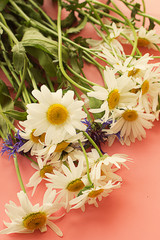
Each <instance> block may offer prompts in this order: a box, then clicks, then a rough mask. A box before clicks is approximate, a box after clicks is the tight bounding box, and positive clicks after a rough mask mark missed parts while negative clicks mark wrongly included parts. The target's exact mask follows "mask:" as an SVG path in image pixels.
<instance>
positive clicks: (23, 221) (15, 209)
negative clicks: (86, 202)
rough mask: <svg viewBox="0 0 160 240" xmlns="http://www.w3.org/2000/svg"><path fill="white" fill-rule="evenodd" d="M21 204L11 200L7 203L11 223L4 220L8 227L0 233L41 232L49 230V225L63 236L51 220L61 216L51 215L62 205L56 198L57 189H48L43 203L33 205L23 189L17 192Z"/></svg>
mask: <svg viewBox="0 0 160 240" xmlns="http://www.w3.org/2000/svg"><path fill="white" fill-rule="evenodd" d="M17 196H18V199H19V202H20V204H21V206H17V205H16V204H15V203H14V202H12V201H10V203H9V204H6V205H5V207H6V213H7V215H8V216H9V218H10V219H11V223H7V222H4V224H5V225H6V227H7V228H6V229H4V230H1V231H0V234H10V233H32V232H34V231H35V230H37V229H39V230H40V231H41V232H45V231H47V225H48V226H49V227H50V228H51V229H52V230H53V231H54V232H55V233H56V234H57V235H58V236H61V237H62V236H63V233H62V231H61V230H60V229H59V228H58V227H57V226H56V225H55V224H54V223H53V222H52V221H50V220H55V219H58V218H59V217H54V216H51V215H52V214H54V213H55V212H57V210H59V209H60V207H61V206H60V205H59V204H57V203H56V202H53V201H54V200H55V196H56V191H51V190H50V189H47V191H46V192H45V194H44V197H43V205H42V206H39V204H36V205H32V204H31V202H30V200H29V199H28V197H27V194H26V193H24V192H23V191H21V192H19V193H17Z"/></svg>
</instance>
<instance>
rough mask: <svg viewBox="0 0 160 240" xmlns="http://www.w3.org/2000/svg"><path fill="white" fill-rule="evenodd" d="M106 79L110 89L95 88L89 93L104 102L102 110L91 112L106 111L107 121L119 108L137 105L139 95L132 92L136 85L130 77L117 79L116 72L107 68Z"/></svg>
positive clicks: (105, 119) (92, 110) (105, 117)
mask: <svg viewBox="0 0 160 240" xmlns="http://www.w3.org/2000/svg"><path fill="white" fill-rule="evenodd" d="M104 77H105V81H106V84H107V87H108V88H107V89H106V88H104V87H100V86H93V90H94V91H92V92H89V93H88V96H89V97H94V98H97V99H99V100H104V102H103V103H102V105H101V107H100V108H98V109H90V112H93V113H99V112H103V111H104V116H103V118H104V121H107V120H108V118H109V116H110V114H111V115H114V111H115V109H116V108H117V107H124V106H127V105H128V104H129V105H132V106H133V105H135V104H136V100H137V95H136V94H134V93H131V92H130V90H131V89H132V88H133V86H135V85H134V83H133V82H132V81H131V79H130V78H129V77H128V76H126V75H122V76H121V77H118V78H116V77H115V74H114V71H112V70H110V69H109V68H106V71H104Z"/></svg>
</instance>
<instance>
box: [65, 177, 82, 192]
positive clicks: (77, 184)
mask: <svg viewBox="0 0 160 240" xmlns="http://www.w3.org/2000/svg"><path fill="white" fill-rule="evenodd" d="M84 186H85V185H84V183H83V182H82V180H80V179H76V180H74V181H72V182H70V183H69V184H68V186H67V189H68V191H70V192H77V191H80V190H81V189H82V188H84Z"/></svg>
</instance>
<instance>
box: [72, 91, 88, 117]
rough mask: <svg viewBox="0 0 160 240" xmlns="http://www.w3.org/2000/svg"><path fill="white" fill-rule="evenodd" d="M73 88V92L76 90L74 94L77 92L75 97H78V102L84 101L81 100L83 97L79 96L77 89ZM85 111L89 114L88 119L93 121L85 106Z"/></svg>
mask: <svg viewBox="0 0 160 240" xmlns="http://www.w3.org/2000/svg"><path fill="white" fill-rule="evenodd" d="M72 88H73V90H74V92H75V95H76V97H77V98H78V100H80V101H82V99H81V97H80V96H79V94H78V92H77V91H76V89H75V88H74V87H73V86H72ZM83 110H84V111H85V113H86V114H87V118H88V119H90V120H92V118H91V116H90V114H89V112H88V110H87V108H86V106H85V105H83Z"/></svg>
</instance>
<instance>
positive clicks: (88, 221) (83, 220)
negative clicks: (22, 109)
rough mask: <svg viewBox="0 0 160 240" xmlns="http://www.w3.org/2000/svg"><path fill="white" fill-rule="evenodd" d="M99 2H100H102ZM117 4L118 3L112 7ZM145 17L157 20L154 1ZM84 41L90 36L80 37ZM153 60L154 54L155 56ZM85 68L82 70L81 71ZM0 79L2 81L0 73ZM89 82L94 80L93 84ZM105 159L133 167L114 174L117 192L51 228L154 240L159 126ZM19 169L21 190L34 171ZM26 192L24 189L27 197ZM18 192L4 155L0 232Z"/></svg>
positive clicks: (86, 235)
mask: <svg viewBox="0 0 160 240" xmlns="http://www.w3.org/2000/svg"><path fill="white" fill-rule="evenodd" d="M51 2H52V1H51V0H46V1H45V4H44V9H45V10H47V12H48V14H49V15H50V16H52V17H53V18H55V16H56V11H57V9H56V7H55V6H53V7H52V8H51V5H52V4H51ZM103 2H105V1H103ZM117 2H118V1H117ZM145 2H146V6H147V12H148V13H150V14H152V15H154V16H155V17H157V18H159V19H160V14H159V9H160V1H158V0H152V1H151V0H146V1H145ZM84 34H87V37H90V36H91V34H92V33H91V30H90V31H88V30H87V31H84ZM156 54H157V53H156ZM87 68H88V66H86V69H87ZM96 74H97V73H96V72H95V70H94V69H93V71H88V72H87V77H88V78H90V79H92V80H93V81H94V79H97V78H98V77H99V76H98V74H97V75H96ZM0 77H1V78H3V79H4V75H3V74H2V73H1V74H0ZM93 78H94V79H93ZM104 148H105V149H106V150H107V152H108V153H109V154H114V153H125V154H128V156H129V157H131V158H132V159H133V160H134V162H133V163H128V164H127V165H128V166H129V170H127V169H125V168H124V167H123V168H122V170H120V171H119V172H118V174H119V175H120V176H122V178H123V184H122V187H121V188H120V189H117V190H115V191H113V192H112V193H111V194H110V196H109V197H107V198H104V199H103V200H102V201H101V202H100V203H99V208H95V207H94V206H87V207H86V212H85V213H83V212H82V211H81V210H71V211H70V212H69V213H68V214H66V216H64V217H63V218H62V219H60V220H57V221H56V224H57V225H58V226H59V227H60V229H61V230H62V231H63V234H64V237H63V239H64V240H75V239H76V240H81V239H83V240H88V239H92V240H96V239H101V240H105V239H108V240H117V239H119V240H135V239H136V240H142V239H145V240H150V239H154V240H158V239H160V231H159V228H160V225H159V222H160V187H159V182H160V123H159V122H154V127H153V128H152V129H151V130H148V131H147V137H146V139H144V140H143V141H142V142H139V141H136V143H135V144H132V145H131V146H130V147H126V146H121V145H120V144H119V143H118V142H115V143H114V144H113V146H112V147H111V148H107V147H106V146H104ZM18 161H19V167H20V171H21V174H22V178H23V181H24V184H26V183H28V180H29V178H30V177H31V175H32V174H33V172H34V170H33V169H32V168H31V167H30V162H29V161H28V160H27V159H25V158H23V157H21V156H19V157H18ZM31 190H32V189H27V193H28V195H29V197H30V196H31ZM19 191H20V186H19V183H18V180H17V176H16V173H15V169H14V163H13V159H12V158H11V159H10V160H8V156H7V155H6V154H4V155H3V156H1V157H0V193H1V194H0V229H3V228H4V224H3V221H2V220H6V221H8V217H7V216H6V214H5V211H4V205H5V203H8V202H9V200H12V201H14V202H15V203H17V204H18V200H17V195H16V194H17V192H19ZM44 191H45V186H44V183H42V184H41V185H40V186H39V187H38V190H37V191H36V193H35V196H34V197H33V198H31V201H32V202H33V203H37V202H40V203H41V202H42V196H43V193H44ZM36 238H38V239H39V240H43V239H49V240H50V239H52V238H53V239H55V240H58V239H60V238H59V237H58V236H57V235H56V234H55V233H54V232H53V231H52V230H50V229H49V228H48V231H47V232H46V233H43V234H42V233H40V232H39V231H36V232H35V233H34V234H29V235H28V234H11V235H0V239H3V240H12V239H13V240H23V239H25V240H27V239H36Z"/></svg>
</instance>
